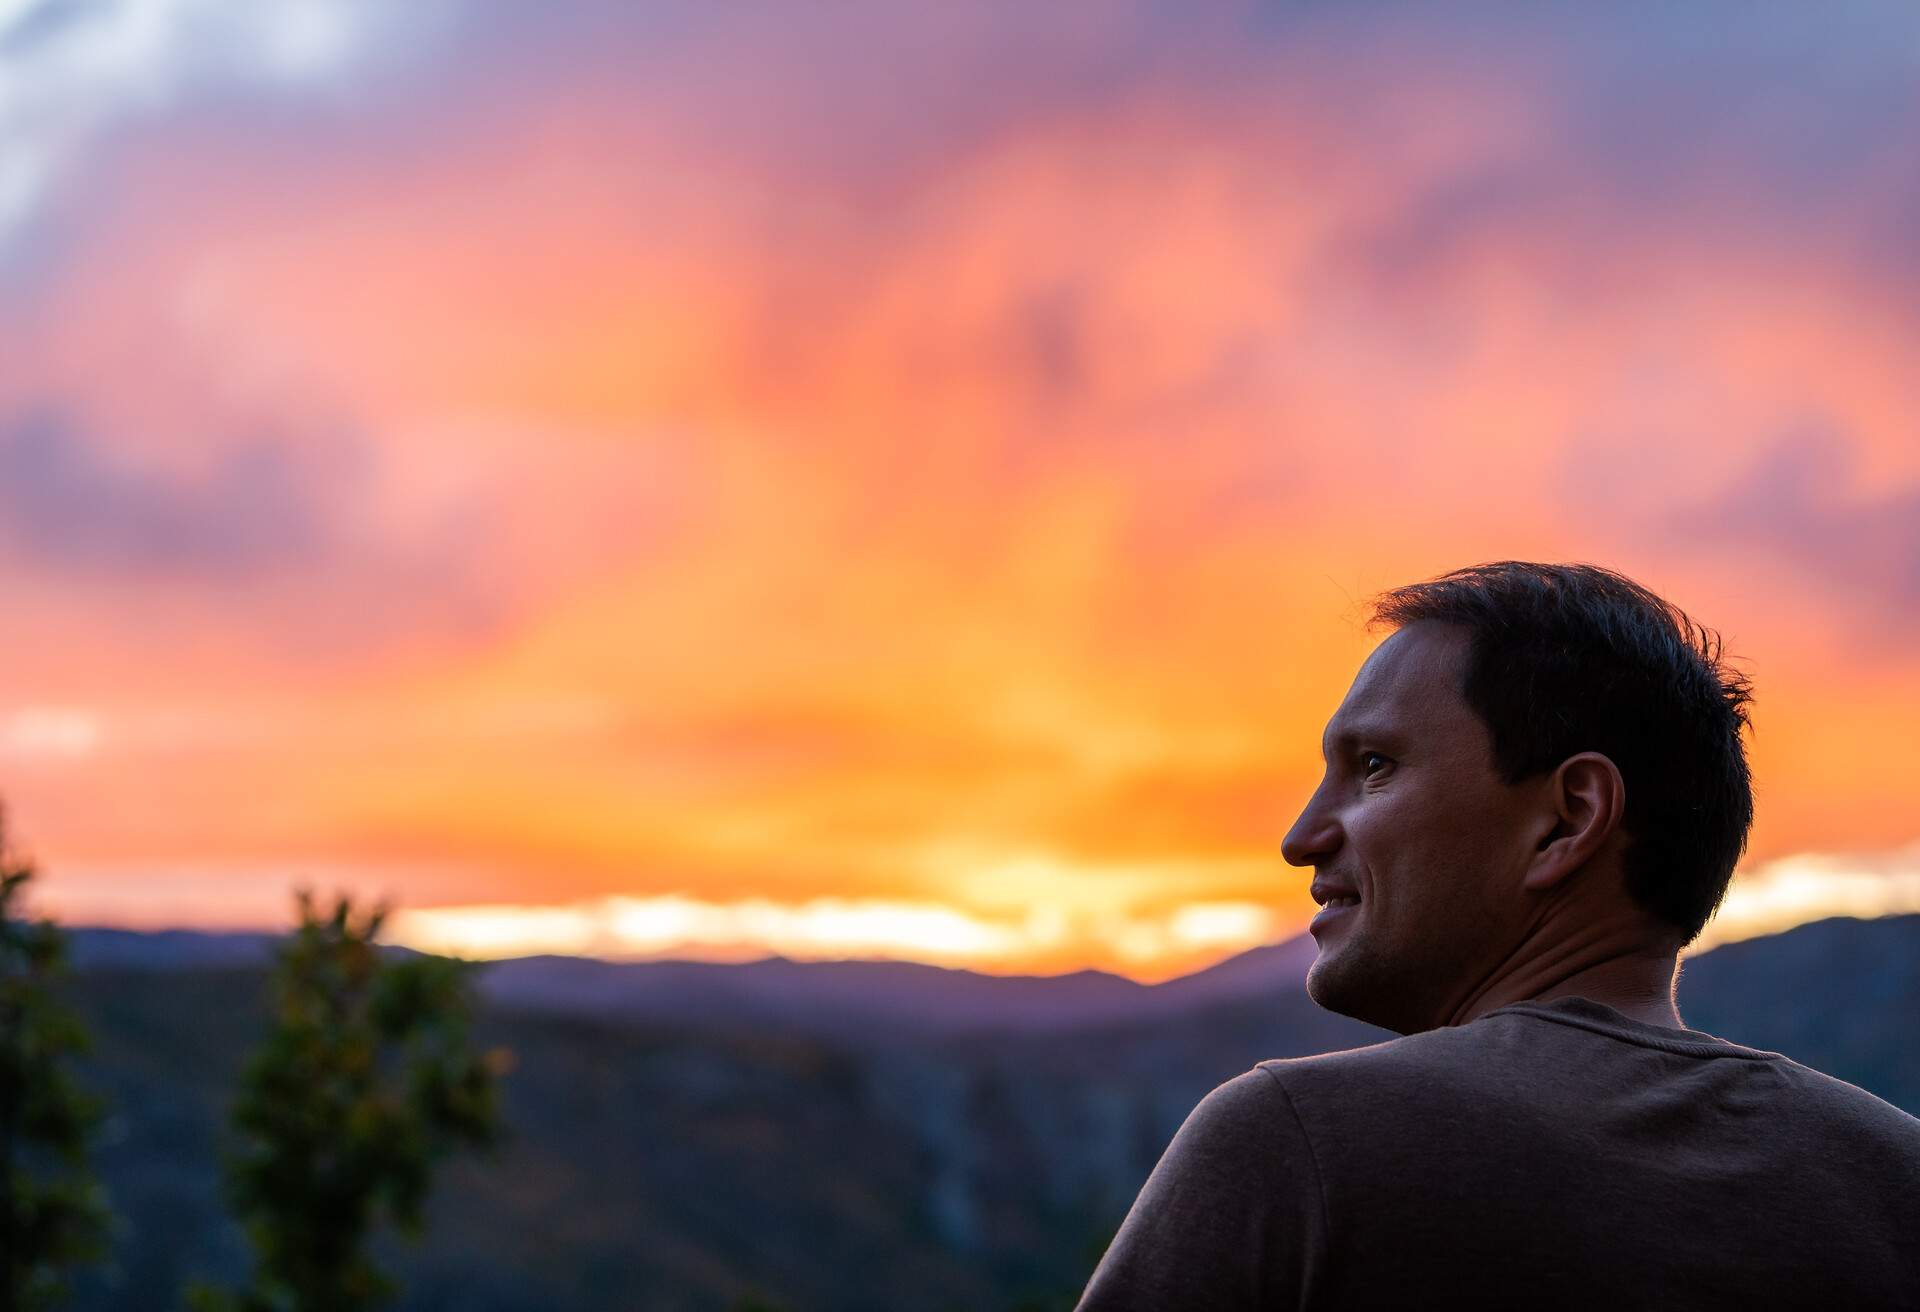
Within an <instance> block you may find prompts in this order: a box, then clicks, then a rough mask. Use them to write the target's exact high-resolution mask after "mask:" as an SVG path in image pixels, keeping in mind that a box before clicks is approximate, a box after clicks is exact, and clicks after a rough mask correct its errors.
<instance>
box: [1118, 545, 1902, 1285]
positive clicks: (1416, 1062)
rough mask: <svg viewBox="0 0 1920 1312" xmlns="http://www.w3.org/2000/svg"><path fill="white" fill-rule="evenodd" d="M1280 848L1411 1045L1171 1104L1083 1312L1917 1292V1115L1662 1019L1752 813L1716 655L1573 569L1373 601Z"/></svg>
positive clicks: (1345, 978) (1673, 1014)
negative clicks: (1176, 1113) (1171, 1134)
mask: <svg viewBox="0 0 1920 1312" xmlns="http://www.w3.org/2000/svg"><path fill="white" fill-rule="evenodd" d="M1376 616H1377V618H1378V619H1379V620H1381V621H1383V622H1385V623H1386V624H1388V625H1390V626H1392V627H1393V628H1394V630H1395V631H1394V632H1393V633H1392V634H1391V636H1389V637H1388V638H1387V639H1386V641H1385V642H1383V643H1382V644H1381V645H1380V646H1379V647H1378V648H1377V649H1376V650H1375V651H1374V653H1373V654H1372V655H1371V656H1370V657H1369V658H1368V659H1367V661H1366V663H1365V664H1364V665H1363V666H1362V667H1361V669H1360V672H1359V674H1358V676H1357V677H1356V678H1355V679H1354V682H1353V686H1352V688H1351V689H1350V690H1349V691H1348V693H1347V696H1346V699H1345V700H1344V701H1343V702H1342V703H1341V705H1340V707H1339V709H1338V710H1337V711H1336V712H1335V714H1334V716H1333V718H1332V720H1331V721H1330V722H1329V723H1328V725H1327V729H1326V735H1325V737H1324V739H1323V741H1322V751H1323V754H1324V755H1325V758H1326V771H1325V774H1324V776H1323V778H1322V780H1321V782H1320V785H1319V788H1318V789H1317V790H1316V791H1315V792H1314V794H1313V796H1312V798H1311V799H1310V800H1309V801H1308V802H1307V805H1306V809H1305V810H1303V811H1302V812H1301V813H1300V817H1299V819H1298V820H1296V821H1295V822H1294V825H1293V828H1292V830H1291V832H1289V833H1288V834H1287V836H1286V840H1285V842H1284V843H1283V845H1282V852H1283V853H1284V855H1285V856H1286V859H1287V860H1288V861H1289V862H1290V863H1291V864H1293V865H1296V866H1309V867H1311V868H1312V870H1313V885H1312V889H1313V897H1314V900H1315V901H1316V902H1319V903H1320V904H1321V906H1322V910H1321V911H1320V913H1319V914H1318V915H1317V916H1316V917H1315V918H1314V920H1313V924H1312V927H1311V932H1312V934H1313V936H1314V939H1315V941H1316V942H1317V944H1318V946H1319V955H1318V958H1317V959H1316V960H1315V962H1314V964H1313V967H1312V969H1311V971H1310V973H1309V974H1308V976H1307V992H1308V993H1309V994H1310V995H1311V996H1312V998H1313V999H1314V1001H1315V1002H1317V1003H1318V1004H1319V1005H1320V1006H1322V1007H1325V1008H1327V1009H1328V1010H1330V1011H1335V1012H1340V1013H1343V1014H1345V1015H1348V1016H1354V1017H1357V1018H1359V1019H1361V1020H1364V1021H1369V1022H1372V1023H1373V1024H1375V1025H1380V1026H1384V1027H1386V1028H1388V1029H1391V1030H1394V1031H1396V1032H1398V1033H1399V1034H1401V1035H1403V1036H1404V1037H1402V1038H1399V1039H1395V1040H1392V1041H1390V1042H1386V1043H1382V1044H1378V1045H1376V1046H1373V1047H1369V1048H1360V1049H1356V1050H1354V1051H1351V1052H1336V1053H1329V1054H1326V1055H1323V1056H1318V1057H1306V1058H1300V1059H1296V1060H1291V1061H1270V1062H1262V1063H1261V1064H1260V1065H1259V1066H1258V1067H1256V1068H1255V1069H1254V1070H1252V1071H1250V1072H1248V1073H1247V1074H1245V1075H1242V1076H1240V1077H1239V1078H1237V1079H1235V1080H1232V1081H1230V1082H1229V1083H1227V1084H1225V1085H1222V1086H1221V1087H1220V1088H1218V1089H1216V1090H1215V1091H1214V1092H1213V1093H1212V1094H1210V1095H1208V1097H1207V1098H1206V1099H1205V1101H1203V1102H1202V1103H1201V1104H1200V1106H1199V1107H1198V1108H1197V1109H1195V1111H1194V1112H1193V1114H1192V1115H1191V1116H1190V1117H1189V1118H1188V1120H1187V1122H1186V1124H1185V1125H1184V1126H1183V1127H1182V1128H1181V1130H1180V1133H1179V1134H1178V1136H1176V1138H1175V1139H1174V1141H1173V1144H1172V1146H1171V1147H1169V1148H1168V1150H1167V1152H1166V1155H1165V1156H1164V1157H1163V1158H1162V1159H1161V1161H1160V1164H1159V1165H1158V1166H1157V1167H1156V1168H1155V1169H1154V1172H1153V1175H1152V1177H1151V1178H1150V1179H1149V1180H1148V1181H1147V1184H1146V1186H1145V1188H1143V1189H1142V1190H1141V1192H1140V1196H1139V1198H1138V1199H1137V1200H1136V1201H1135V1203H1134V1205H1133V1209H1132V1211H1131V1212H1130V1213H1129V1214H1128V1216H1127V1219H1126V1222H1125V1224H1124V1225H1122V1226H1121V1229H1120V1232H1119V1234H1118V1235H1117V1236H1116V1237H1115V1239H1114V1241H1113V1244H1112V1246H1111V1248H1110V1249H1109V1250H1108V1252H1107V1255H1106V1257H1105V1259H1104V1260H1103V1261H1102V1262H1101V1264H1100V1266H1099V1269H1098V1270H1097V1271H1096V1272H1095V1273H1094V1276H1093V1280H1092V1282H1091V1283H1090V1284H1089V1285H1088V1287H1087V1291H1086V1294H1085V1296H1084V1297H1083V1299H1082V1301H1081V1304H1080V1306H1081V1308H1082V1309H1083V1310H1084V1312H1115V1310H1116V1309H1147V1308H1156V1309H1157V1308H1166V1309H1196V1310H1199V1309H1213V1308H1223V1309H1224V1308H1236V1309H1237V1308H1370V1307H1456V1306H1458V1307H1468V1306H1471V1307H1482V1308H1569V1307H1583V1308H1584V1307H1596V1308H1598V1307H1606V1308H1742V1309H1745V1308H1753V1307H1815V1306H1817V1307H1832V1308H1849V1309H1855V1308H1892V1307H1905V1308H1917V1307H1920V1121H1917V1120H1915V1119H1914V1118H1913V1117H1910V1116H1908V1115H1906V1114H1905V1113H1903V1112H1901V1111H1899V1110H1897V1109H1895V1108H1893V1107H1891V1106H1889V1105H1888V1104H1886V1103H1884V1102H1881V1101H1880V1100H1879V1099H1877V1098H1875V1097H1873V1096H1872V1095H1870V1094H1868V1093H1866V1092H1864V1091H1862V1090H1860V1089H1856V1088H1854V1087H1853V1086H1852V1085H1849V1084H1845V1083H1842V1082H1841V1081H1839V1080H1835V1079H1832V1078H1830V1077H1828V1076H1824V1075H1821V1074H1818V1073H1816V1072H1814V1071H1811V1070H1808V1069H1807V1068H1805V1067H1803V1066H1800V1065H1797V1064H1796V1063H1794V1062H1792V1061H1790V1060H1788V1059H1787V1058H1785V1057H1783V1056H1780V1055H1779V1054H1776V1053H1770V1052H1760V1051H1755V1050H1753V1049H1749V1048H1743V1047H1739V1046H1736V1045H1734V1044H1731V1043H1727V1042H1724V1041H1722V1040H1720V1039H1717V1038H1713V1037H1711V1036H1709V1035H1706V1034H1702V1033H1698V1032H1696V1031H1692V1030H1688V1029H1686V1028H1684V1027H1683V1026H1682V1023H1681V1020H1680V1016H1679V1013H1678V1011H1677V1010H1676V1007H1675V1003H1674V979H1675V974H1676V954H1677V953H1678V952H1679V950H1680V949H1681V948H1682V947H1683V946H1685V945H1686V944H1687V943H1688V942H1689V941H1691V940H1692V939H1693V938H1694V936H1695V935H1697V934H1698V933H1699V932H1700V930H1701V927H1702V926H1703V925H1705V923H1706V921H1707V919H1708V917H1709V916H1710V915H1711V914H1712V913H1713V910H1714V908H1715V907H1716V906H1718V905H1719V902H1720V899H1721V897H1722V895H1723V894H1724V893H1725V891H1726V887H1727V882H1728V879H1729V878H1730V876H1731V875H1732V872H1733V868H1734V864H1735V862H1736V861H1737V860H1738V859H1739V856H1740V853H1741V852H1742V850H1743V849H1744V848H1745V845H1746V835H1747V828H1748V826H1749V824H1750V822H1751V820H1752V816H1753V800H1752V791H1751V787H1750V784H1749V778H1748V770H1747V761H1746V753H1745V749H1744V746H1743V744H1742V740H1741V731H1742V729H1743V728H1744V727H1745V726H1746V723H1747V717H1746V704H1747V697H1748V687H1747V683H1746V681H1745V679H1744V678H1742V677H1741V676H1740V675H1738V674H1736V673H1734V672H1732V671H1730V670H1729V669H1728V668H1727V667H1726V666H1725V665H1724V664H1723V662H1722V660H1721V648H1720V642H1719V639H1718V638H1717V637H1716V636H1715V635H1714V634H1713V633H1712V632H1711V631H1709V630H1707V629H1704V628H1701V627H1700V626H1698V625H1696V624H1694V623H1693V622H1692V621H1691V620H1690V619H1688V618H1687V617H1686V616H1685V615H1684V614H1683V613H1682V612H1680V611H1679V610H1677V609H1676V608H1674V607H1673V606H1671V605H1669V604H1668V603H1667V602H1665V601H1663V600H1661V599H1660V598H1659V597H1657V596H1655V595H1654V594H1653V593H1651V592H1649V591H1647V590H1646V589H1644V588H1642V587H1640V586H1639V585H1637V584H1635V583H1633V582H1632V581H1630V580H1628V579H1625V578H1623V577H1621V576H1620V575H1618V574H1614V573H1611V572H1609V571H1606V570H1602V569H1597V568H1593V567H1590V566H1576V565H1537V564H1528V563H1521V562H1503V563H1500V564H1493V565H1483V566H1479V567H1476V568H1472V569H1465V570H1459V571H1456V572H1455V573H1452V574H1449V575H1445V576H1443V577H1441V578H1438V579H1434V580H1431V581H1429V582H1426V583H1421V584H1415V585H1413V586H1411V587H1406V588H1400V589H1397V590H1395V591H1393V592H1389V593H1387V594H1386V595H1385V597H1384V598H1382V599H1381V600H1380V601H1379V602H1378V603H1377V606H1376Z"/></svg>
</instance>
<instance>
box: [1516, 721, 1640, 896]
mask: <svg viewBox="0 0 1920 1312" xmlns="http://www.w3.org/2000/svg"><path fill="white" fill-rule="evenodd" d="M1544 786H1545V796H1544V801H1545V804H1546V806H1547V807H1548V808H1549V811H1548V813H1547V814H1544V815H1543V816H1542V817H1541V828H1540V837H1539V841H1538V842H1537V844H1536V845H1535V849H1534V854H1533V859H1532V860H1531V861H1529V862H1528V863H1527V872H1526V875H1525V877H1524V878H1523V879H1522V880H1521V881H1520V882H1521V886H1522V887H1524V888H1527V889H1529V890H1532V891H1534V892H1544V891H1546V890H1547V889H1550V888H1553V887H1555V886H1556V885H1558V884H1559V883H1560V882H1561V881H1563V880H1564V879H1566V878H1567V876H1569V875H1571V874H1573V872H1574V871H1576V870H1578V869H1580V867H1582V866H1584V865H1586V864H1587V862H1589V861H1591V860H1593V858H1594V856H1595V855H1596V854H1597V853H1598V852H1599V851H1600V849H1601V848H1603V847H1605V846H1606V843H1607V840H1608V839H1609V838H1611V837H1612V836H1613V833H1614V831H1615V830H1617V829H1619V828H1620V824H1621V820H1622V818H1623V817H1624V816H1625V815H1626V811H1627V785H1626V781H1625V780H1624V779H1622V778H1621V777H1620V767H1619V766H1617V765H1615V764H1614V763H1613V762H1612V761H1611V760H1609V759H1608V758H1607V757H1605V756H1602V755H1601V754H1600V753H1599V752H1581V753H1579V754H1578V755H1575V756H1569V757H1568V758H1567V759H1566V760H1564V761H1562V762H1561V763H1560V765H1559V767H1558V768H1557V769H1555V770H1554V772H1553V773H1552V774H1551V775H1549V776H1548V777H1547V780H1546V783H1545V785H1544Z"/></svg>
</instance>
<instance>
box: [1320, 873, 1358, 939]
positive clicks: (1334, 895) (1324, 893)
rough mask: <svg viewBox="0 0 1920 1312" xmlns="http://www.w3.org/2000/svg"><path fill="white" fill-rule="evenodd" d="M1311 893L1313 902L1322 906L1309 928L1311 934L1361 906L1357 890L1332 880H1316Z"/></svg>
mask: <svg viewBox="0 0 1920 1312" xmlns="http://www.w3.org/2000/svg"><path fill="white" fill-rule="evenodd" d="M1309 891H1310V892H1311V893H1312V894H1313V900H1314V901H1315V902H1318V903H1319V904H1320V913H1319V914H1318V915H1316V916H1315V917H1314V918H1313V922H1312V923H1311V924H1309V925H1308V926H1307V930H1308V932H1309V933H1312V932H1314V931H1317V930H1319V929H1322V928H1324V927H1325V926H1327V925H1329V924H1331V923H1332V922H1333V921H1335V920H1338V919H1339V918H1340V917H1342V916H1344V915H1346V914H1347V913H1348V912H1349V911H1352V910H1353V909H1354V908H1356V907H1358V906H1359V905H1360V894H1359V892H1358V891H1357V890H1355V889H1353V888H1351V887H1349V886H1348V885H1346V884H1341V883H1336V882H1334V881H1332V880H1319V879H1316V880H1314V881H1313V887H1312V889H1310V890H1309Z"/></svg>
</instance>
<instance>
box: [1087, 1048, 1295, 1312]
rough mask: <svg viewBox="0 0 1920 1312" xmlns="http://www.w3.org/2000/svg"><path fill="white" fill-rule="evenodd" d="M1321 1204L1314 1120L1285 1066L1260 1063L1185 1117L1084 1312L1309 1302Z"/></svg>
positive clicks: (1199, 1310) (1096, 1277)
mask: <svg viewBox="0 0 1920 1312" xmlns="http://www.w3.org/2000/svg"><path fill="white" fill-rule="evenodd" d="M1323 1213H1324V1208H1323V1202H1322V1194H1321V1187H1320V1175H1319V1170H1318V1168H1317V1166H1316V1165H1315V1161H1314V1156H1313V1149H1312V1145H1311V1144H1310V1143H1309V1142H1308V1140H1307V1135H1306V1131H1305V1128H1304V1127H1303V1126H1302V1125H1301V1123H1300V1118H1299V1116H1298V1115H1297V1114H1296V1113H1295V1111H1294V1108H1293V1103H1292V1101H1291V1099H1289V1098H1288V1096H1287V1093H1286V1089H1285V1086H1284V1085H1283V1084H1282V1082H1281V1078H1280V1076H1279V1075H1278V1074H1276V1073H1275V1072H1273V1071H1272V1070H1269V1069H1267V1068H1265V1067H1256V1068H1255V1069H1253V1070H1251V1071H1248V1072H1247V1073H1246V1074H1245V1075H1241V1076H1239V1077H1237V1078H1235V1079H1232V1080H1229V1081H1228V1082H1227V1083H1225V1084H1223V1085H1221V1086H1220V1087H1219V1088H1217V1089H1215V1090H1214V1091H1213V1092H1212V1093H1210V1094H1208V1095H1207V1096H1206V1097H1205V1098H1204V1099H1203V1100H1202V1101H1201V1103H1200V1105H1199V1106H1198V1107H1196V1108H1194V1109H1193V1112H1192V1114H1191V1115H1189V1116H1188V1117H1187V1119H1186V1123H1185V1124H1184V1125H1182V1126H1181V1127H1180V1132H1179V1133H1178V1134H1176V1135H1175V1136H1174V1139H1173V1142H1172V1144H1170V1145H1169V1146H1168V1148H1167V1151H1166V1153H1165V1154H1164V1155H1163V1156H1162V1157H1161V1158H1160V1162H1159V1164H1158V1165H1157V1166H1155V1167H1154V1168H1153V1174H1152V1175H1151V1176H1149V1177H1148V1178H1147V1183H1146V1185H1145V1186H1144V1187H1143V1188H1142V1189H1141V1190H1140V1196H1139V1197H1138V1198H1136V1199H1135V1200H1134V1203H1133V1207H1132V1209H1131V1210H1130V1211H1129V1212H1128V1213H1127V1219H1126V1220H1125V1221H1124V1222H1123V1223H1122V1224H1121V1226H1120V1232H1119V1233H1118V1234H1117V1235H1115V1236H1114V1239H1113V1243H1112V1244H1111V1245H1110V1246H1109V1247H1108V1249H1107V1253H1106V1256H1105V1257H1103V1258H1102V1259H1101V1261H1100V1265H1099V1267H1098V1268H1097V1269H1096V1270H1095V1271H1094V1273H1093V1279H1092V1280H1091V1281H1090V1282H1089V1283H1088V1285H1087V1289H1086V1292H1085V1293H1084V1294H1083V1295H1081V1298H1080V1303H1079V1305H1078V1309H1077V1312H1135V1310H1138V1312H1147V1310H1148V1309H1166V1308H1183V1309H1185V1308H1191V1309H1193V1310H1194V1312H1214V1310H1215V1309H1219V1310H1220V1312H1225V1310H1226V1309H1241V1308H1260V1309H1274V1308H1295V1307H1300V1306H1302V1304H1303V1302H1304V1299H1305V1296H1306V1291H1307V1283H1308V1278H1309V1276H1310V1275H1311V1273H1312V1272H1313V1270H1314V1269H1315V1268H1316V1267H1317V1266H1318V1265H1319V1255H1320V1253H1321V1252H1322V1251H1323V1249H1324V1245H1325V1218H1324V1214H1323Z"/></svg>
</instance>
